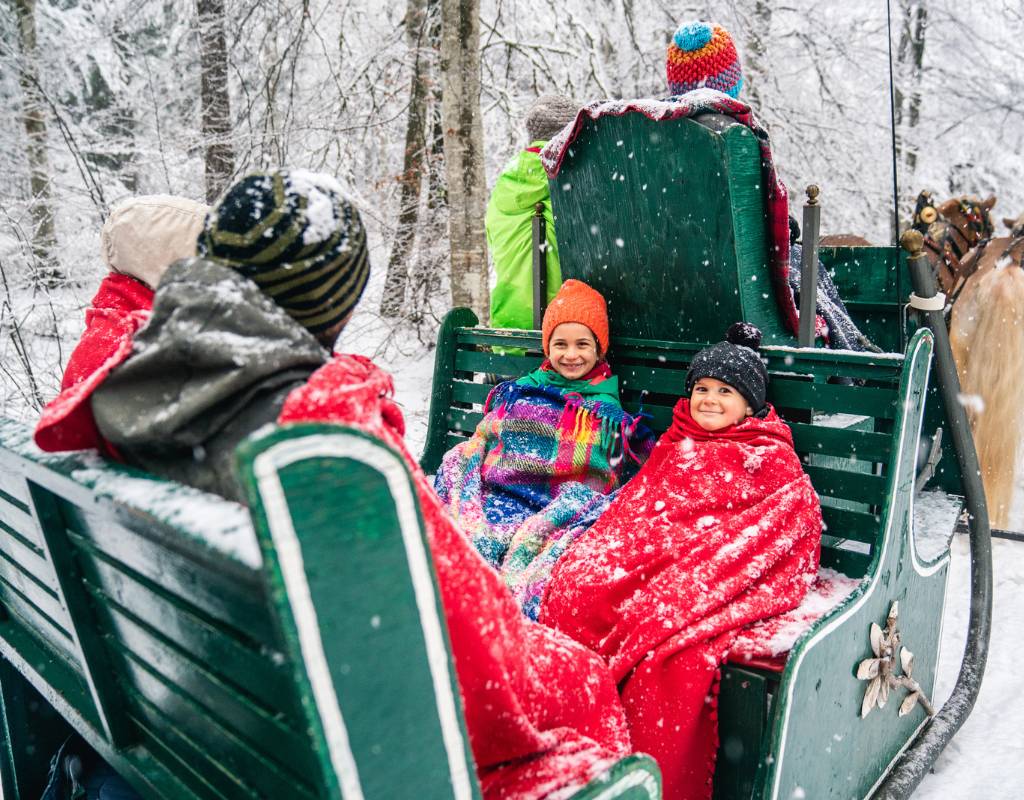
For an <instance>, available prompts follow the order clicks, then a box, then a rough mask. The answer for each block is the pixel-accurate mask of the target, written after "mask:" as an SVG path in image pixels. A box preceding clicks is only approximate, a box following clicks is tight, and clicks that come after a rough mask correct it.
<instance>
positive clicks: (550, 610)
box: [540, 398, 821, 800]
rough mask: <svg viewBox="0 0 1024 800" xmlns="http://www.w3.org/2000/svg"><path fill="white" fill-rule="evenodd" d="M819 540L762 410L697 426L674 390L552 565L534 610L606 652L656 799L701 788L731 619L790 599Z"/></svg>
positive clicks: (794, 466) (805, 577) (736, 623)
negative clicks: (647, 442) (660, 792)
mask: <svg viewBox="0 0 1024 800" xmlns="http://www.w3.org/2000/svg"><path fill="white" fill-rule="evenodd" d="M820 546H821V509H820V507H819V505H818V498H817V495H816V494H815V493H814V489H813V488H812V487H811V483H810V479H809V478H808V477H807V476H806V475H805V474H804V472H803V469H802V467H801V465H800V461H799V459H798V458H797V455H796V453H795V452H794V450H793V440H792V434H791V433H790V431H789V428H788V427H786V425H785V423H783V422H782V421H781V420H780V419H779V417H778V415H777V414H776V413H775V411H774V409H769V413H768V415H767V417H766V418H765V419H757V418H755V417H748V418H747V419H746V420H744V421H743V422H741V423H740V424H738V425H735V426H732V427H730V428H726V429H725V430H723V431H718V432H715V433H709V432H707V431H704V430H703V429H702V428H700V427H699V426H698V425H697V424H696V423H695V422H694V421H693V419H692V418H691V417H690V412H689V400H687V399H685V398H684V399H682V400H680V401H679V403H678V404H677V405H676V408H675V411H674V418H673V424H672V427H671V428H670V429H669V430H668V431H667V432H666V433H665V435H664V436H662V438H661V439H660V440H659V442H658V444H657V446H656V447H655V449H654V452H653V453H652V454H651V457H650V459H649V460H648V462H647V463H646V464H645V465H644V467H643V469H641V471H640V473H639V474H638V475H637V477H636V478H634V479H633V481H632V482H630V483H629V484H627V485H626V486H625V487H624V488H623V489H622V490H621V491H620V493H619V496H618V497H617V498H616V500H615V501H614V502H613V503H612V505H611V506H610V507H609V509H608V510H607V511H606V512H605V513H604V515H602V517H601V518H600V519H599V520H598V521H597V523H596V524H595V525H594V526H593V527H592V528H591V529H590V531H588V532H587V533H586V534H584V536H583V537H582V538H581V539H580V540H579V541H577V542H576V544H575V545H574V546H573V548H572V549H570V550H569V551H568V552H567V553H566V554H565V555H564V556H563V558H562V560H561V562H560V563H559V564H558V565H557V566H556V568H555V571H554V574H553V576H552V578H551V582H550V583H549V584H548V589H547V593H546V594H545V596H544V600H543V603H542V606H541V612H540V621H541V622H542V623H546V624H548V625H551V626H552V627H554V628H556V629H558V630H561V631H563V632H565V633H567V634H569V635H570V636H571V637H572V638H573V639H575V640H576V641H578V642H580V643H582V644H584V645H586V646H587V647H589V648H591V649H592V650H595V651H596V652H598V653H600V654H601V655H602V656H604V658H605V659H606V660H607V662H608V664H609V665H610V667H611V669H612V674H613V676H614V678H615V680H616V681H618V682H619V688H620V692H621V696H622V700H623V704H624V706H625V708H626V716H627V719H628V721H629V726H630V733H631V735H632V737H633V745H634V747H635V748H636V749H637V750H640V751H643V752H647V753H650V754H651V755H653V756H654V757H655V759H657V761H658V763H659V766H660V767H661V770H662V773H663V776H664V780H665V798H666V800H680V799H681V798H707V797H710V794H711V776H712V774H713V770H714V759H715V753H716V751H717V744H718V742H717V721H716V716H717V715H716V711H715V709H716V705H717V702H716V699H715V696H716V695H717V692H718V689H717V678H718V674H719V673H718V667H719V665H720V664H721V663H722V661H723V659H724V656H725V654H726V652H727V651H728V650H729V647H730V646H731V645H732V642H733V640H734V639H735V638H736V636H737V634H738V633H739V632H740V629H741V628H743V627H744V626H745V625H748V624H750V623H753V622H756V621H757V620H761V619H765V618H766V617H771V616H774V615H776V614H781V613H783V612H785V611H788V610H789V609H791V608H794V607H796V606H797V605H798V604H799V603H800V601H801V599H802V598H803V596H804V594H805V593H806V592H807V587H808V586H809V585H810V583H811V581H812V580H813V579H814V576H815V574H816V573H817V570H818V560H819V554H820Z"/></svg>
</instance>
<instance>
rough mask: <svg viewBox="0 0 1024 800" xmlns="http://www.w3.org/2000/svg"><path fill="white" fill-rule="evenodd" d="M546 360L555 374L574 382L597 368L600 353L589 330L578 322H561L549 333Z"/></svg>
mask: <svg viewBox="0 0 1024 800" xmlns="http://www.w3.org/2000/svg"><path fill="white" fill-rule="evenodd" d="M548 358H549V359H550V360H551V366H553V367H554V368H555V372H557V373H558V374H559V375H561V376H562V377H563V378H568V379H569V380H571V381H575V380H579V379H580V378H582V377H584V376H585V375H587V373H589V372H590V371H591V370H592V369H593V368H594V367H596V366H597V362H598V359H599V358H600V353H599V352H598V348H597V340H596V339H595V338H594V334H593V333H592V332H591V330H590V328H588V327H587V326H586V325H582V324H580V323H579V322H563V323H562V324H561V325H559V326H558V327H557V328H555V329H554V330H553V331H552V332H551V340H550V343H549V344H548Z"/></svg>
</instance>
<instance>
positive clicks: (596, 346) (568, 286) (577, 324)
mask: <svg viewBox="0 0 1024 800" xmlns="http://www.w3.org/2000/svg"><path fill="white" fill-rule="evenodd" d="M541 334H542V339H541V343H542V346H543V348H544V355H546V356H547V357H548V361H547V362H546V364H545V366H547V365H548V364H550V368H551V369H553V370H554V371H555V372H557V373H558V374H559V375H561V376H562V377H563V378H566V379H567V380H580V379H585V378H586V376H588V375H589V374H590V372H592V371H593V370H594V368H595V367H597V365H598V363H599V362H602V361H603V358H604V356H605V355H606V354H607V353H608V306H607V304H606V303H605V301H604V297H603V296H602V295H601V293H600V292H599V291H597V290H596V289H592V288H591V287H590V286H588V285H587V284H585V283H584V282H583V281H577V280H573V279H570V280H567V281H566V282H565V283H563V284H562V288H561V289H559V290H558V294H557V295H555V298H554V299H553V300H552V301H551V305H549V306H548V308H547V310H546V311H545V312H544V322H543V323H542V324H541ZM541 369H542V370H544V369H545V367H544V366H542V367H541ZM608 374H609V375H610V374H611V372H610V370H609V371H608ZM617 394H618V393H617V392H616V395H617Z"/></svg>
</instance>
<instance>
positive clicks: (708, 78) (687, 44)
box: [665, 22, 743, 98]
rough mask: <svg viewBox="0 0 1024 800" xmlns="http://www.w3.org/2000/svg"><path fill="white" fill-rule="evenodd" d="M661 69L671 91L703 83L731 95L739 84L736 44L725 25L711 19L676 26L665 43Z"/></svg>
mask: <svg viewBox="0 0 1024 800" xmlns="http://www.w3.org/2000/svg"><path fill="white" fill-rule="evenodd" d="M665 72H666V74H667V75H668V90H669V91H670V92H671V93H672V94H683V93H685V92H689V91H691V90H693V89H699V88H701V87H702V86H706V87H707V88H708V89H717V90H718V91H720V92H725V93H726V94H727V95H729V96H730V97H734V98H735V97H738V96H739V93H740V88H741V87H742V86H743V73H742V71H741V70H740V59H739V56H738V55H737V54H736V45H734V44H733V41H732V37H731V36H729V34H728V32H727V31H726V30H725V28H723V27H722V26H721V25H715V24H714V23H707V22H688V23H687V24H685V25H682V26H680V28H679V30H677V31H676V33H675V36H673V37H672V41H671V42H669V45H668V57H667V58H666V59H665Z"/></svg>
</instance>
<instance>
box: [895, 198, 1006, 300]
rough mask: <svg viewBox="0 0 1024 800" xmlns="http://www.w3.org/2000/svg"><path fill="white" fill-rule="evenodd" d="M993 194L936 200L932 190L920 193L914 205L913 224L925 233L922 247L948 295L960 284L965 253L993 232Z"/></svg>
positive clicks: (962, 278)
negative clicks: (940, 201) (982, 198)
mask: <svg viewBox="0 0 1024 800" xmlns="http://www.w3.org/2000/svg"><path fill="white" fill-rule="evenodd" d="M995 204H996V198H995V196H994V195H990V196H989V197H988V198H986V199H985V200H981V199H979V198H977V197H972V196H970V195H963V196H961V197H953V198H950V199H949V200H947V201H946V202H944V203H936V202H935V201H934V200H933V199H932V194H931V192H927V191H925V192H921V193H920V194H919V195H918V196H917V205H916V207H915V208H914V221H913V227H914V228H915V229H916V230H919V231H920V232H921V233H923V234H924V249H925V253H927V255H928V260H929V261H931V263H932V268H933V269H934V270H935V275H936V277H937V278H938V280H939V286H940V288H941V289H942V291H944V292H945V293H946V294H947V295H951V294H953V293H954V292H955V291H956V289H957V288H958V287H959V286H960V285H961V284H962V282H963V280H965V279H966V276H965V275H963V269H962V267H961V263H962V262H963V260H964V258H966V257H967V254H968V253H969V252H970V251H971V250H972V249H973V248H974V247H975V246H977V245H978V243H979V242H981V241H982V240H984V239H988V238H990V237H991V236H992V235H993V233H994V232H995V227H994V226H993V225H992V215H991V214H990V213H989V212H990V211H991V210H992V206H994V205H995Z"/></svg>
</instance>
